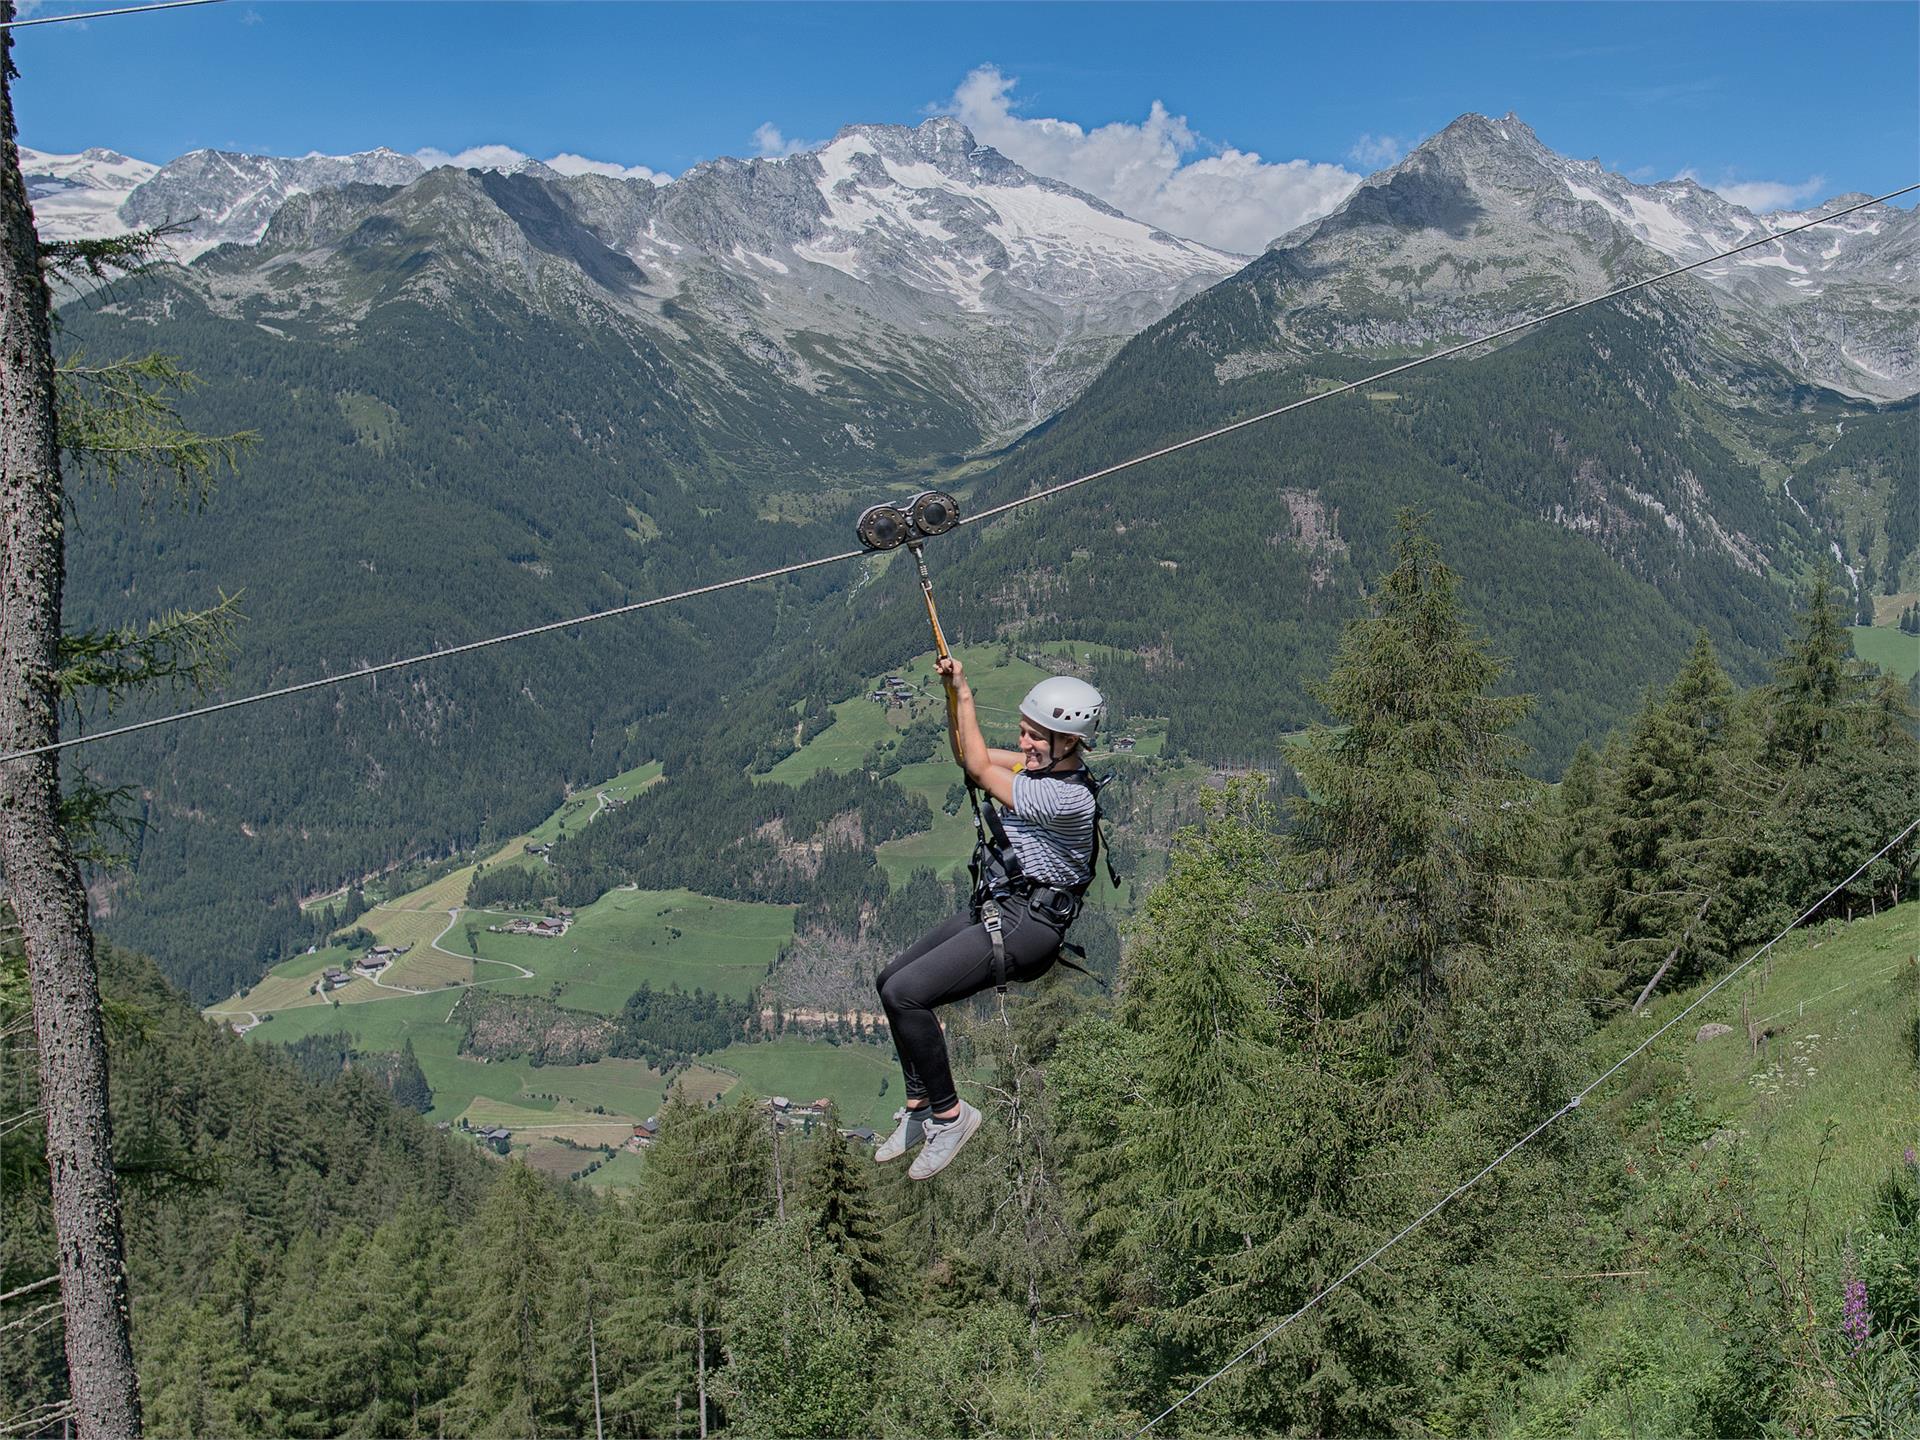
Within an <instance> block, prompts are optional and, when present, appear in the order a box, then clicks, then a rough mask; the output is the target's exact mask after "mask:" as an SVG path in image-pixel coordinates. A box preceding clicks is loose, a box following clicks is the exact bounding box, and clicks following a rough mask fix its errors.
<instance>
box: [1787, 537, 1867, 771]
mask: <svg viewBox="0 0 1920 1440" xmlns="http://www.w3.org/2000/svg"><path fill="white" fill-rule="evenodd" d="M1797 623H1798V630H1799V633H1798V635H1797V636H1796V637H1795V639H1794V641H1793V643H1792V644H1791V645H1789V646H1788V648H1787V652H1786V654H1785V655H1783V656H1781V657H1780V659H1779V661H1778V662H1776V664H1775V666H1774V683H1773V687H1772V713H1771V715H1770V717H1769V721H1770V723H1769V730H1768V736H1767V740H1768V756H1769V758H1770V759H1771V760H1772V761H1773V763H1775V764H1776V765H1784V764H1796V763H1797V764H1801V765H1807V764H1811V763H1813V762H1814V761H1816V760H1819V759H1820V758H1821V757H1822V756H1824V755H1825V754H1826V753H1827V751H1828V750H1829V749H1830V748H1831V746H1832V745H1833V744H1834V742H1835V740H1836V738H1837V736H1838V732H1839V727H1840V725H1841V723H1842V717H1841V710H1842V709H1843V707H1844V706H1845V705H1846V703H1847V701H1848V700H1849V699H1850V698H1851V692H1852V690H1853V688H1854V687H1853V685H1852V683H1851V681H1852V678H1853V677H1852V673H1851V667H1850V666H1849V663H1848V662H1849V661H1850V660H1851V659H1852V658H1853V638H1852V637H1851V636H1850V635H1849V634H1848V633H1847V623H1846V615H1845V613H1844V612H1843V611H1842V609H1841V607H1840V604H1839V592H1838V590H1837V588H1836V587H1835V585H1834V572H1833V567H1832V565H1831V563H1830V562H1828V561H1825V560H1823V561H1821V563H1820V566H1819V568H1818V569H1817V570H1815V572H1814V576H1813V580H1812V582H1811V583H1810V584H1809V586H1808V589H1807V605H1806V608H1805V609H1804V610H1803V611H1801V612H1800V616H1799V619H1798V622H1797Z"/></svg>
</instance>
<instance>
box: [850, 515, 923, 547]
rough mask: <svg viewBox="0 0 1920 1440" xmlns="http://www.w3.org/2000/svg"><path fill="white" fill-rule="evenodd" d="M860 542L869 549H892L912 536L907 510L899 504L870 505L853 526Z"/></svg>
mask: <svg viewBox="0 0 1920 1440" xmlns="http://www.w3.org/2000/svg"><path fill="white" fill-rule="evenodd" d="M853 533H854V534H856V535H858V536H859V537H860V543H861V544H862V545H864V546H866V547H867V548H868V549H869V550H891V549H893V548H894V547H895V546H897V545H904V544H905V543H906V542H907V541H908V540H910V539H911V538H912V527H911V526H910V525H909V524H908V521H907V516H906V512H905V511H903V510H901V508H900V507H899V506H898V505H870V506H868V507H867V509H866V510H865V511H864V512H863V513H862V514H861V516H860V521H859V523H858V524H857V525H855V526H854V527H853Z"/></svg>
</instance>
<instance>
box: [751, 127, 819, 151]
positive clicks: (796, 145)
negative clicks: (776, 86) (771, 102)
mask: <svg viewBox="0 0 1920 1440" xmlns="http://www.w3.org/2000/svg"><path fill="white" fill-rule="evenodd" d="M819 148H820V143H819V142H818V141H814V140H789V139H787V137H786V136H784V135H782V134H781V133H780V127H779V126H778V125H776V124H774V123H773V122H772V121H771V120H768V121H767V122H765V123H764V124H763V125H761V127H760V128H759V129H758V130H755V131H754V132H753V153H754V154H755V155H757V156H759V157H760V158H761V159H762V160H777V159H779V158H780V157H782V156H785V155H799V154H802V153H804V152H805V151H808V150H818V149H819Z"/></svg>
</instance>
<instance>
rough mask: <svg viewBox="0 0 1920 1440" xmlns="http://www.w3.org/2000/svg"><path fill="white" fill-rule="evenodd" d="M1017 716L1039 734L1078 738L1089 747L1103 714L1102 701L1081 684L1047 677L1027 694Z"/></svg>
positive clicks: (1061, 677)
mask: <svg viewBox="0 0 1920 1440" xmlns="http://www.w3.org/2000/svg"><path fill="white" fill-rule="evenodd" d="M1020 713H1021V714H1022V715H1024V716H1026V717H1027V719H1029V720H1031V721H1032V722H1033V723H1034V724H1036V725H1038V726H1039V727H1040V728H1041V729H1043V730H1053V731H1057V732H1059V733H1060V734H1062V735H1078V736H1079V737H1080V738H1081V739H1082V740H1084V741H1086V742H1087V743H1089V744H1091V743H1092V742H1093V732H1094V731H1096V730H1098V729H1099V728H1100V719H1101V717H1102V716H1104V715H1105V714H1106V713H1107V702H1106V698H1105V697H1104V696H1102V695H1101V693H1100V692H1099V691H1098V690H1096V689H1094V688H1093V686H1091V685H1089V684H1088V683H1087V682H1086V681H1084V680H1077V679H1075V678H1074V677H1073V676H1071V675H1049V676H1048V677H1047V678H1046V679H1045V680H1042V681H1041V682H1040V683H1039V684H1038V685H1036V686H1034V687H1033V689H1031V690H1029V691H1028V692H1027V698H1026V699H1024V700H1022V701H1021V702H1020Z"/></svg>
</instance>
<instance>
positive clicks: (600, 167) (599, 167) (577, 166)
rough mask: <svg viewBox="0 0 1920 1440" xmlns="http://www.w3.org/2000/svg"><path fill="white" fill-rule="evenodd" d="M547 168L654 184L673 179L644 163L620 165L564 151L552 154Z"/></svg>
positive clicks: (572, 173)
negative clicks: (645, 181) (646, 181)
mask: <svg viewBox="0 0 1920 1440" xmlns="http://www.w3.org/2000/svg"><path fill="white" fill-rule="evenodd" d="M546 165H547V168H548V169H549V170H557V171H559V172H560V173H561V174H562V175H611V176H612V177H613V178H614V179H616V180H651V181H652V182H653V183H654V184H656V185H665V184H666V183H667V182H668V181H669V180H671V179H673V177H672V176H671V175H668V174H666V173H665V172H663V171H660V170H654V169H650V168H649V167H647V166H645V165H621V164H618V163H616V162H615V161H612V160H589V159H587V157H586V156H584V155H570V154H567V153H566V152H564V151H563V152H561V153H560V154H558V155H556V156H554V157H553V158H552V159H551V160H549V161H547V162H546Z"/></svg>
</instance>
